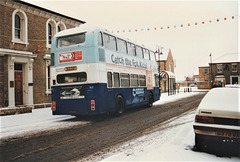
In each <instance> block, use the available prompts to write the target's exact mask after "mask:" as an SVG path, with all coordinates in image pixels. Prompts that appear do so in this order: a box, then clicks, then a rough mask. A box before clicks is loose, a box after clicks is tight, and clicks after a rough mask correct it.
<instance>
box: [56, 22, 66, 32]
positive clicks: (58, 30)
mask: <svg viewBox="0 0 240 162" xmlns="http://www.w3.org/2000/svg"><path fill="white" fill-rule="evenodd" d="M66 29H67V28H66V25H65V24H64V23H63V22H58V23H57V32H60V31H63V30H66Z"/></svg>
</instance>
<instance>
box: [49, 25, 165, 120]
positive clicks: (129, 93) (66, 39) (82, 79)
mask: <svg viewBox="0 0 240 162" xmlns="http://www.w3.org/2000/svg"><path fill="white" fill-rule="evenodd" d="M51 85H52V88H51V89H52V113H53V115H75V116H78V115H96V114H104V113H116V114H117V115H121V114H122V113H123V112H124V110H126V109H129V108H132V107H136V106H142V105H146V106H149V107H151V106H152V104H153V102H155V101H157V100H159V98H160V90H159V75H158V69H157V63H156V60H155V53H154V52H153V51H152V50H149V49H148V48H146V47H144V46H143V45H139V44H136V43H133V42H132V41H130V40H128V39H124V38H122V37H119V36H117V35H115V34H113V33H111V32H108V31H107V30H104V29H100V28H97V27H86V26H80V27H77V28H73V29H68V30H65V31H62V32H59V33H57V34H56V35H55V36H54V38H53V40H52V46H51Z"/></svg>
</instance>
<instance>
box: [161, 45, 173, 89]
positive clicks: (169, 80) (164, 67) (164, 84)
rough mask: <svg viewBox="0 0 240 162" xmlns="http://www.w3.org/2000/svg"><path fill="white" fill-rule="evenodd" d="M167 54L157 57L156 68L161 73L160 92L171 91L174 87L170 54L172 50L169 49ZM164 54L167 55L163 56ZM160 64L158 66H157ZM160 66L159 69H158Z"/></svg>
mask: <svg viewBox="0 0 240 162" xmlns="http://www.w3.org/2000/svg"><path fill="white" fill-rule="evenodd" d="M164 53H168V54H167V55H163V56H159V58H160V57H161V58H160V59H159V58H157V60H158V61H157V63H158V70H159V71H160V75H161V78H162V79H161V90H162V92H172V91H174V90H175V89H176V86H175V75H174V66H175V64H174V59H173V56H172V51H171V49H169V51H168V52H164ZM165 56H167V57H166V58H165ZM159 65H160V66H159ZM159 68H160V69H159Z"/></svg>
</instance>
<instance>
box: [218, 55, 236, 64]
mask: <svg viewBox="0 0 240 162" xmlns="http://www.w3.org/2000/svg"><path fill="white" fill-rule="evenodd" d="M231 62H240V54H239V53H230V54H225V55H222V56H220V57H218V58H216V59H214V60H213V63H231Z"/></svg>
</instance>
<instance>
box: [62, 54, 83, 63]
mask: <svg viewBox="0 0 240 162" xmlns="http://www.w3.org/2000/svg"><path fill="white" fill-rule="evenodd" d="M82 60H83V56H82V51H73V52H65V53H59V63H67V62H73V61H82Z"/></svg>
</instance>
